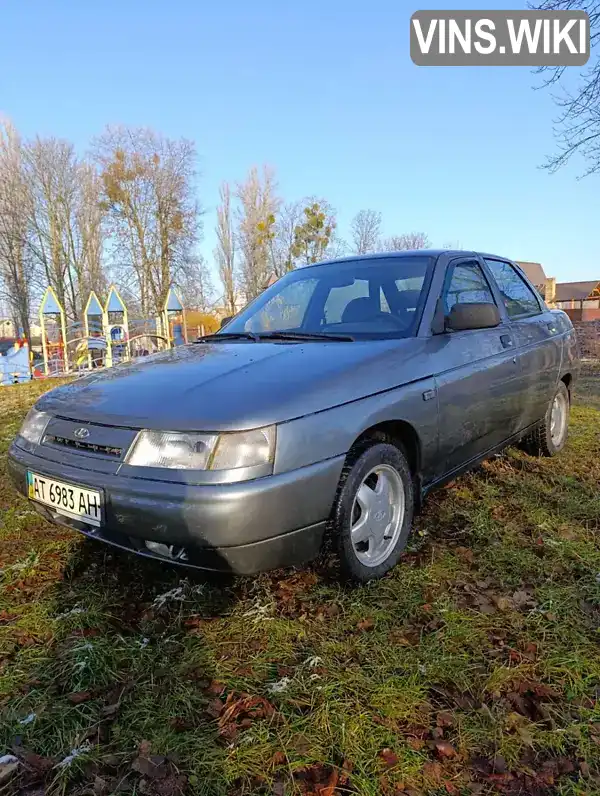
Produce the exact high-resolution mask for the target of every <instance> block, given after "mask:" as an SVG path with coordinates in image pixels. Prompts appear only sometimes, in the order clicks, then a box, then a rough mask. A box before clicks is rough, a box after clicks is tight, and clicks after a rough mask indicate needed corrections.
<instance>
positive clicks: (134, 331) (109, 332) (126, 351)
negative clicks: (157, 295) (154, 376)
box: [40, 285, 187, 376]
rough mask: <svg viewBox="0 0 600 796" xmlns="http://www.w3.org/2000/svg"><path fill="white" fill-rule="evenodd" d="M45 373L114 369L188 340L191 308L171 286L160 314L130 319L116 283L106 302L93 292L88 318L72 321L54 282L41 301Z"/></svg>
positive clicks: (85, 312) (86, 308) (88, 303)
mask: <svg viewBox="0 0 600 796" xmlns="http://www.w3.org/2000/svg"><path fill="white" fill-rule="evenodd" d="M40 325H41V329H42V355H43V361H44V375H45V376H59V375H65V374H69V373H81V372H86V371H89V370H92V369H94V368H110V367H112V366H113V365H117V364H119V363H121V362H127V361H129V360H131V359H136V358H137V357H140V356H147V355H149V354H154V353H156V352H158V351H163V350H165V349H167V348H173V347H174V346H178V345H183V344H184V343H187V330H186V317H185V308H184V306H183V304H182V303H181V300H180V298H179V296H178V295H177V292H176V291H175V289H174V288H170V289H169V292H168V293H167V297H166V299H165V303H164V305H163V309H162V312H161V314H160V316H159V317H157V318H132V319H130V318H129V313H128V310H127V305H126V304H125V302H124V301H123V299H122V297H121V296H120V294H119V291H118V290H117V288H116V287H115V286H114V285H112V286H111V287H110V290H109V292H108V296H107V298H106V303H105V304H104V306H102V304H101V302H100V300H99V298H98V296H97V295H96V293H94V291H92V292H91V293H90V295H89V297H88V300H87V302H86V305H85V309H84V313H83V320H82V321H77V322H72V323H68V322H67V319H66V315H65V311H64V308H63V307H62V306H61V304H60V302H59V301H58V298H57V296H56V294H55V292H54V290H53V289H52V288H51V287H48V288H47V290H46V292H45V293H44V296H43V298H42V303H41V305H40Z"/></svg>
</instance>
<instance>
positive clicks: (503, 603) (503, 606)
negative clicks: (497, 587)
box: [494, 597, 510, 611]
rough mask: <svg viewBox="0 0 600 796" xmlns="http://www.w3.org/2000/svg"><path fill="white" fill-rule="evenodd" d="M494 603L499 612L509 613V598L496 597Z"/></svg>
mask: <svg viewBox="0 0 600 796" xmlns="http://www.w3.org/2000/svg"><path fill="white" fill-rule="evenodd" d="M494 602H495V603H496V605H497V606H498V610H499V611H508V609H509V608H510V600H509V599H508V597H496V599H495V600H494Z"/></svg>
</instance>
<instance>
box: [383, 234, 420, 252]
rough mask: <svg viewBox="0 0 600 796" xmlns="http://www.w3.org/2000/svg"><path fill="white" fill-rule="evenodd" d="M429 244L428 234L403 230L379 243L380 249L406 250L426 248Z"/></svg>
mask: <svg viewBox="0 0 600 796" xmlns="http://www.w3.org/2000/svg"><path fill="white" fill-rule="evenodd" d="M430 246H431V242H430V240H429V236H428V235H427V233H425V232H405V233H404V234H402V235H392V236H391V237H390V238H386V239H385V240H384V241H382V243H381V251H386V252H387V251H390V252H391V251H407V250H409V249H428V248H430Z"/></svg>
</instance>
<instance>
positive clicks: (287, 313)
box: [244, 279, 318, 332]
mask: <svg viewBox="0 0 600 796" xmlns="http://www.w3.org/2000/svg"><path fill="white" fill-rule="evenodd" d="M317 281H318V280H317V279H302V280H301V281H298V282H292V283H291V284H290V285H288V286H287V287H284V288H283V290H282V291H281V292H280V293H278V294H277V295H276V296H273V298H272V299H271V300H270V301H267V303H266V304H265V306H264V307H263V308H262V309H261V310H260V312H258V313H257V314H256V315H254V316H253V317H252V318H249V319H248V320H247V321H246V323H245V325H244V329H245V331H247V332H267V331H269V330H270V329H298V328H300V327H301V326H302V323H303V321H304V316H305V315H306V310H307V309H308V304H309V302H310V299H311V297H312V294H313V293H314V290H315V287H316V285H317Z"/></svg>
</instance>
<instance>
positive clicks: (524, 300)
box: [485, 260, 541, 318]
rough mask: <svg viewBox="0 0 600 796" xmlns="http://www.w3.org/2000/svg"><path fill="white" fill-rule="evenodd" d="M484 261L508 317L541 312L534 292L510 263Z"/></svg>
mask: <svg viewBox="0 0 600 796" xmlns="http://www.w3.org/2000/svg"><path fill="white" fill-rule="evenodd" d="M485 262H486V264H487V266H488V268H489V269H490V271H491V272H492V276H493V277H494V279H495V280H496V284H497V285H498V288H499V290H500V293H501V294H502V300H503V301H504V306H505V307H506V312H507V313H508V317H509V318H518V317H519V316H523V315H537V314H538V313H540V312H541V309H540V304H539V301H538V299H537V297H536V295H535V293H534V292H533V290H532V289H531V288H530V287H529V285H528V284H527V283H526V282H525V280H524V279H523V278H522V277H521V275H520V274H519V273H518V272H517V271H516V270H515V269H514V268H513V266H512V265H511V264H510V263H505V262H503V261H501V260H486V261H485Z"/></svg>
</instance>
